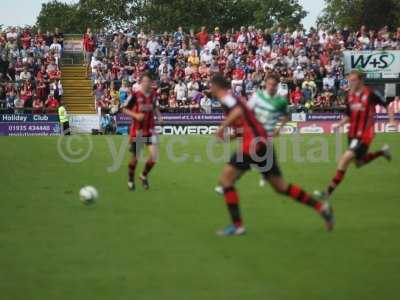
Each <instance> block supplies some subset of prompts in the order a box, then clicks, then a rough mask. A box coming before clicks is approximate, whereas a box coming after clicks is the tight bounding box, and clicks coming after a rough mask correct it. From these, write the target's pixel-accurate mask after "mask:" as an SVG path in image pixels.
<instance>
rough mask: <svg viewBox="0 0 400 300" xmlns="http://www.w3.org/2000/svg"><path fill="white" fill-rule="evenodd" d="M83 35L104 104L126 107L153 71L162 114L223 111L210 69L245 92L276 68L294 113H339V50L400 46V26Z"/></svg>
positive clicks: (128, 31)
mask: <svg viewBox="0 0 400 300" xmlns="http://www.w3.org/2000/svg"><path fill="white" fill-rule="evenodd" d="M83 39H84V50H85V57H86V62H87V65H88V70H89V69H90V70H89V73H90V74H91V77H92V80H93V85H94V96H95V99H96V103H97V106H98V107H100V108H106V109H107V108H109V107H111V106H113V105H116V103H121V104H124V103H125V102H126V101H127V99H128V98H129V97H130V95H131V94H132V92H133V91H134V90H135V89H136V88H137V87H138V80H139V78H140V75H141V74H143V73H144V72H151V73H152V74H153V75H154V78H155V79H156V83H157V85H155V88H157V89H158V94H159V105H160V107H161V109H162V110H163V111H169V112H175V111H179V112H200V111H202V112H212V111H216V110H219V109H220V108H219V104H218V103H217V102H216V101H214V100H213V99H212V97H211V95H210V94H209V93H208V88H209V80H210V77H211V75H212V74H213V73H215V72H222V73H223V74H225V76H226V77H228V78H229V79H231V82H232V90H233V92H234V93H235V94H238V95H243V96H248V95H250V94H251V93H253V92H254V91H255V90H256V89H257V88H259V87H260V86H262V85H263V78H265V76H266V74H268V73H271V72H275V73H277V74H278V75H279V76H280V78H281V83H280V88H279V93H280V94H282V95H285V96H287V97H288V99H289V101H290V106H291V108H292V110H293V111H336V110H341V109H344V107H345V95H346V89H347V81H346V79H345V76H344V67H343V62H342V58H341V57H342V52H343V51H344V50H375V49H376V50H380V49H400V28H398V29H397V31H394V32H390V31H389V29H388V28H387V27H384V28H382V29H381V30H379V31H373V30H368V29H367V27H366V26H362V27H361V28H360V29H359V30H357V31H351V30H350V29H348V28H346V27H345V28H343V29H342V30H338V31H336V32H328V31H325V30H323V29H319V30H314V29H311V30H310V31H308V32H306V31H305V30H303V29H301V28H298V29H296V30H289V29H285V28H282V27H279V28H277V29H276V30H273V31H272V30H268V29H267V30H262V29H257V28H254V27H252V26H250V27H248V28H245V27H241V28H240V30H238V31H233V30H232V31H228V32H221V30H220V29H219V28H218V27H217V28H214V29H213V30H212V32H209V31H208V30H207V28H206V27H203V28H201V29H200V30H199V31H198V32H195V31H193V30H190V31H189V32H185V31H184V29H183V28H181V27H180V28H178V29H177V31H176V32H173V33H167V32H166V33H164V34H161V35H157V34H155V33H154V32H144V31H139V32H137V31H135V30H134V29H133V27H130V28H128V29H126V30H124V31H120V32H116V33H114V34H105V33H104V32H99V33H96V34H95V33H94V32H92V31H91V29H87V32H86V33H85V35H84V38H83Z"/></svg>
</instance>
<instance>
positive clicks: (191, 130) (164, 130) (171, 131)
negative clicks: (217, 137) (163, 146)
mask: <svg viewBox="0 0 400 300" xmlns="http://www.w3.org/2000/svg"><path fill="white" fill-rule="evenodd" d="M217 129H218V126H215V125H164V126H156V132H157V134H160V135H208V134H215V133H216V132H217Z"/></svg>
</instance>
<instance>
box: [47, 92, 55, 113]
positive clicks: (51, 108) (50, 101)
mask: <svg viewBox="0 0 400 300" xmlns="http://www.w3.org/2000/svg"><path fill="white" fill-rule="evenodd" d="M45 105H46V110H47V112H49V113H54V112H56V110H57V108H58V101H57V99H56V98H54V96H52V95H49V97H48V98H47V101H46V103H45Z"/></svg>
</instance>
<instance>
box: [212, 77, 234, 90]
mask: <svg viewBox="0 0 400 300" xmlns="http://www.w3.org/2000/svg"><path fill="white" fill-rule="evenodd" d="M211 84H212V85H215V86H217V87H219V88H222V89H226V90H229V89H230V88H231V83H230V81H229V80H227V79H225V77H224V76H223V75H222V74H220V73H218V74H215V75H214V76H213V77H212V78H211Z"/></svg>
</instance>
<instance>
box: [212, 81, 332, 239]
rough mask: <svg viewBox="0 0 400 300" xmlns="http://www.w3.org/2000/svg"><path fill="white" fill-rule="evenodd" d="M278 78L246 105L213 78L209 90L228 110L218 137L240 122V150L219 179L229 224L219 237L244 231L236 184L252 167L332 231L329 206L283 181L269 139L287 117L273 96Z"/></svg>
mask: <svg viewBox="0 0 400 300" xmlns="http://www.w3.org/2000/svg"><path fill="white" fill-rule="evenodd" d="M278 83H279V79H277V78H275V77H268V79H267V90H266V91H260V92H258V93H257V94H256V95H254V97H253V98H252V99H251V100H250V101H249V106H248V105H247V104H246V103H245V102H244V101H243V100H242V99H240V98H235V97H234V96H232V94H231V93H230V83H229V82H228V81H227V80H226V79H225V78H224V77H223V76H222V75H215V76H214V77H213V79H212V81H211V90H212V93H213V95H214V97H216V98H217V99H219V101H220V102H221V104H222V105H223V106H224V107H225V109H226V110H227V111H228V112H227V116H226V119H225V121H224V122H223V123H222V124H221V126H220V128H219V129H218V132H217V136H218V137H219V138H221V137H223V135H224V132H225V130H226V129H227V128H228V127H230V126H231V125H232V124H234V123H235V122H237V121H238V120H241V121H242V124H243V125H242V126H243V127H242V143H241V149H239V150H238V151H237V153H236V154H234V155H232V157H231V160H230V162H229V163H228V164H226V165H225V167H224V169H223V172H222V175H221V177H220V184H221V186H222V187H223V190H224V198H225V202H226V204H227V207H228V211H229V214H230V217H231V220H232V224H231V225H229V226H228V227H226V228H224V229H222V230H219V231H218V232H217V234H218V235H219V236H231V235H242V234H244V233H245V232H246V229H245V227H244V225H243V221H242V217H241V214H240V209H239V195H238V193H237V191H236V189H235V183H236V181H237V180H238V179H239V178H240V177H241V176H242V175H243V174H244V173H245V172H246V171H248V170H249V169H250V168H251V167H253V168H255V169H257V170H258V171H259V172H260V173H261V175H262V176H263V177H264V178H265V179H266V180H267V181H268V182H269V183H270V184H271V185H272V187H273V188H274V189H275V191H276V192H278V193H280V194H284V195H287V196H289V197H291V198H293V199H294V200H295V201H298V202H300V203H302V204H304V205H307V206H309V207H311V208H313V209H315V210H316V211H317V212H318V213H319V214H320V215H321V216H322V217H323V218H324V220H325V222H326V226H327V229H328V230H332V229H333V225H334V216H333V211H332V208H331V206H330V205H329V204H328V203H323V202H318V201H316V200H315V199H314V198H313V197H312V196H311V195H310V194H308V193H306V192H305V191H304V190H303V189H302V188H301V187H299V186H298V185H295V184H288V183H286V182H285V181H284V179H283V178H282V173H281V171H280V169H279V166H278V163H277V159H276V156H275V153H274V151H273V146H272V142H271V141H270V139H269V137H271V135H272V134H271V133H273V132H276V131H275V130H276V129H275V128H276V127H277V122H278V119H280V118H279V117H280V116H284V115H286V114H287V102H286V101H284V100H283V99H282V98H280V97H278V96H276V95H277V89H278Z"/></svg>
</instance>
